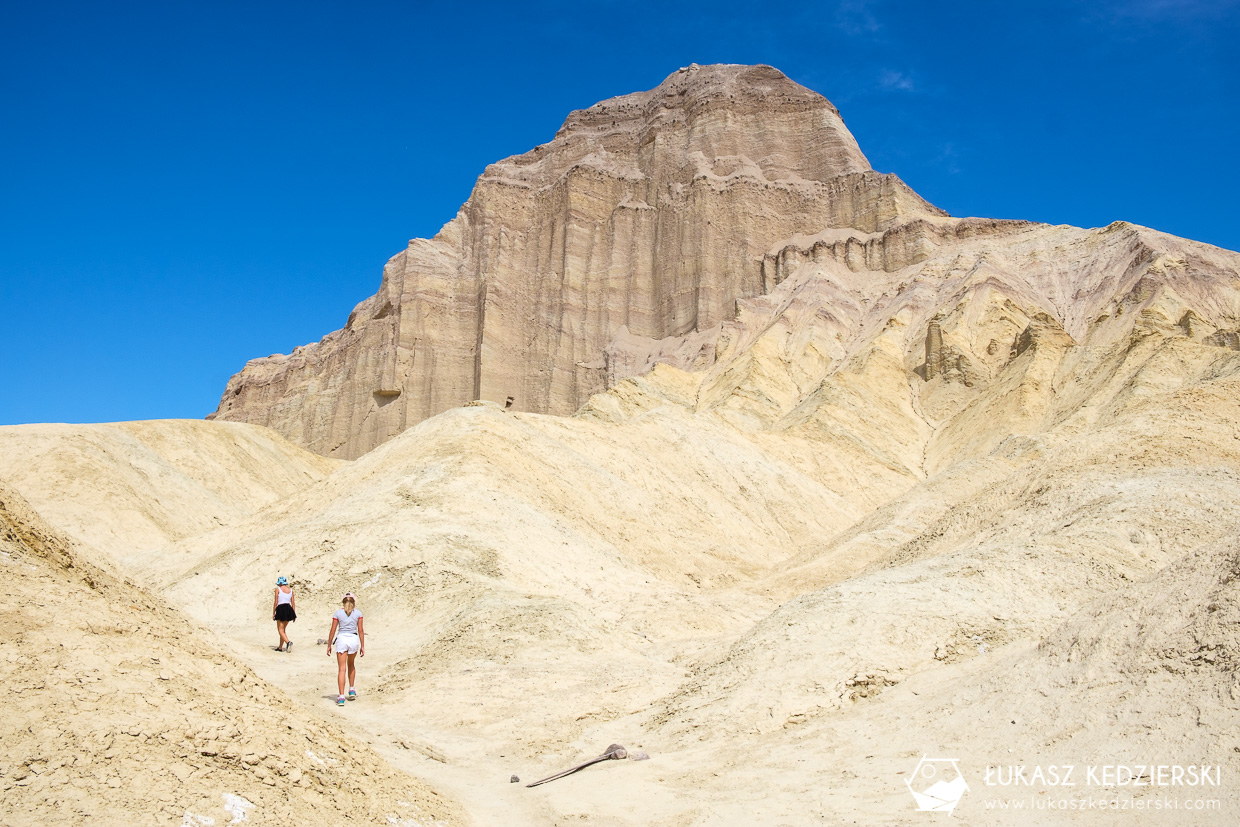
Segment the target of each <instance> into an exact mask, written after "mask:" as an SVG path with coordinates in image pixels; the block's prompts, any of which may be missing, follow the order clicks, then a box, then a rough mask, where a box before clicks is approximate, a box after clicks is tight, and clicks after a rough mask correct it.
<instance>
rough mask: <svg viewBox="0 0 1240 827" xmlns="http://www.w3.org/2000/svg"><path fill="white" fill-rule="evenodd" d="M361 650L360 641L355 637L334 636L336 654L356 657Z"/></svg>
mask: <svg viewBox="0 0 1240 827" xmlns="http://www.w3.org/2000/svg"><path fill="white" fill-rule="evenodd" d="M361 648H362V640H361V638H359V637H358V636H357V635H336V654H338V655H339V654H348V655H356V654H357V650H359V649H361Z"/></svg>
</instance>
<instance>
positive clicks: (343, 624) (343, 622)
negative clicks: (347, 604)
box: [332, 608, 362, 635]
mask: <svg viewBox="0 0 1240 827" xmlns="http://www.w3.org/2000/svg"><path fill="white" fill-rule="evenodd" d="M332 617H334V618H336V620H337V621H339V624H338V625H337V626H336V634H338V635H356V634H357V621H359V620H361V618H362V610H361V609H358V608H354V609H353V614H351V615H348V614H345V612H344V609H337V610H336V613H335V614H334V615H332Z"/></svg>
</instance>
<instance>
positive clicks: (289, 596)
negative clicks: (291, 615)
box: [276, 588, 293, 606]
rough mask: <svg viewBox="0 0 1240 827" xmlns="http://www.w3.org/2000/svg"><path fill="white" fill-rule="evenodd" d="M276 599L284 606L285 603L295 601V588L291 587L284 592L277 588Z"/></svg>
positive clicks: (279, 604)
mask: <svg viewBox="0 0 1240 827" xmlns="http://www.w3.org/2000/svg"><path fill="white" fill-rule="evenodd" d="M276 601H277V602H276V605H277V606H283V605H284V604H285V603H292V602H293V590H292V589H289V590H288V592H283V591H281V590H280V589H278V588H277V589H276Z"/></svg>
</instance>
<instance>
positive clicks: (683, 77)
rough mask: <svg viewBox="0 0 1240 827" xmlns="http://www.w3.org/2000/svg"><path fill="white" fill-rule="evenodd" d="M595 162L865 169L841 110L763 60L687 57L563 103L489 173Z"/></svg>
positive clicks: (668, 174) (635, 173)
mask: <svg viewBox="0 0 1240 827" xmlns="http://www.w3.org/2000/svg"><path fill="white" fill-rule="evenodd" d="M582 167H586V168H594V169H598V170H600V171H604V172H607V173H610V174H618V175H621V176H623V177H625V178H629V179H638V180H640V179H655V180H657V181H659V182H664V181H667V180H673V179H685V180H691V179H692V178H693V177H694V176H697V175H705V176H714V177H720V178H729V177H734V176H747V177H751V178H755V179H758V180H762V181H790V182H795V181H799V180H808V181H828V180H830V179H832V178H836V177H838V176H841V175H848V174H852V173H858V172H865V171H867V170H869V169H870V164H869V161H867V160H866V157H865V155H864V154H862V152H861V149H860V148H859V147H858V146H857V142H856V139H854V138H853V136H852V134H851V133H850V132H849V131H848V128H847V127H846V126H844V122H843V120H842V119H841V118H840V113H839V110H838V109H836V108H835V106H833V105H832V104H831V102H830V101H829V100H827V99H826V98H825V97H823V96H822V95H820V94H818V93H817V92H814V91H812V90H810V89H806V88H805V87H804V86H801V85H800V84H799V83H796V82H794V81H792V80H790V79H789V78H788V77H787V76H786V75H784V74H783V73H782V72H780V71H779V70H778V69H774V68H772V67H770V66H737V65H730V64H721V65H714V66H698V65H696V64H693V65H691V66H688V67H685V68H683V69H680V70H678V71H676V72H673V73H672V74H671V75H669V76H668V77H667V79H665V80H664V81H663V82H662V83H661V84H659V85H658V86H657V87H655V88H654V89H651V90H649V91H646V92H635V93H633V94H629V95H622V96H620V97H616V98H610V99H608V100H605V101H601V102H599V103H596V104H595V105H594V106H591V107H589V108H588V109H581V110H577V111H575V112H573V113H571V114H570V115H569V116H568V118H567V119H566V120H565V121H564V125H563V126H562V127H560V129H559V131H558V132H557V133H556V135H555V140H553V141H552V142H551V143H549V144H543V145H541V146H539V147H536V148H535V149H533V150H531V151H530V152H527V153H525V154H523V155H518V156H515V157H512V158H508V159H506V160H504V161H501V162H499V163H498V164H494V165H492V166H491V167H489V168H488V170H487V175H488V176H491V177H496V178H507V179H516V180H520V181H523V182H526V183H529V184H533V185H546V184H548V183H550V182H552V181H554V180H556V179H558V178H559V177H560V176H561V175H563V174H564V173H565V172H567V171H569V170H573V169H580V168H582Z"/></svg>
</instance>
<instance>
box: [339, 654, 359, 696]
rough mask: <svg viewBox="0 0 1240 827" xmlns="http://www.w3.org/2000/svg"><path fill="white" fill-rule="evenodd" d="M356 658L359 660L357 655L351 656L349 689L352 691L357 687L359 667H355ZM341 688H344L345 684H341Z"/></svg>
mask: <svg viewBox="0 0 1240 827" xmlns="http://www.w3.org/2000/svg"><path fill="white" fill-rule="evenodd" d="M356 658H357V653H354V654H352V655H349V688H350V689H352V688H353V687H354V686H356V685H357V667H355V666H354V665H353V661H354V659H356ZM341 686H342V687H343V686H344V684H341ZM340 691H341V692H344V689H341V690H340Z"/></svg>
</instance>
